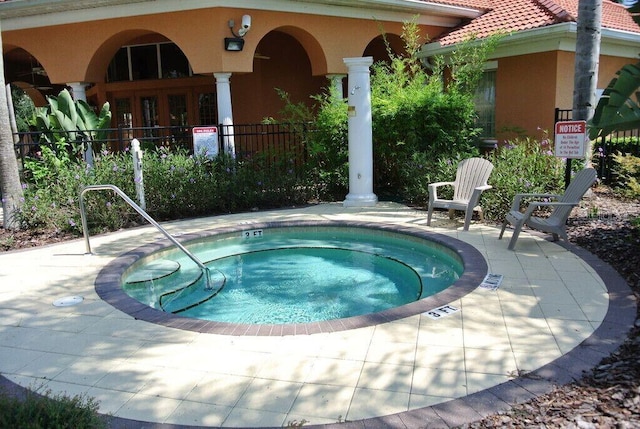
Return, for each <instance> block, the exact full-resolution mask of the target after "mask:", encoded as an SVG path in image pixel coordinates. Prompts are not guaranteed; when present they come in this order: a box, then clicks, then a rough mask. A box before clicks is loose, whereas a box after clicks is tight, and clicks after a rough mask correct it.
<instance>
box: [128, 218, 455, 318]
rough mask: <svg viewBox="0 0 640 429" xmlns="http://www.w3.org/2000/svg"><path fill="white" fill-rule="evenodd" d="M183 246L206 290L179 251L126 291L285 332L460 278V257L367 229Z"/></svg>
mask: <svg viewBox="0 0 640 429" xmlns="http://www.w3.org/2000/svg"><path fill="white" fill-rule="evenodd" d="M187 247H188V248H189V250H190V251H191V252H193V253H194V254H195V255H197V256H198V258H199V259H200V260H202V261H205V264H206V265H207V266H208V267H209V268H210V269H211V283H212V285H213V288H212V290H210V291H207V290H205V288H204V286H203V285H204V281H203V279H202V276H201V272H200V270H199V269H198V267H197V266H195V264H194V263H193V262H192V261H191V260H189V259H188V258H186V256H184V255H183V254H182V253H180V252H178V251H176V250H171V251H163V252H160V253H158V254H154V255H153V256H152V257H148V258H145V259H144V260H143V261H141V262H140V263H138V264H136V265H135V267H133V269H132V270H129V271H128V272H127V273H126V275H125V279H124V282H123V289H124V290H125V291H126V292H127V293H128V294H129V295H131V296H132V297H134V298H136V299H138V300H139V301H141V302H144V303H146V304H148V305H150V306H152V307H154V308H158V309H162V310H163V311H167V312H172V313H176V314H180V315H181V316H186V317H192V318H198V319H205V320H212V321H218V322H230V323H248V324H288V323H308V322H314V321H325V320H331V319H339V318H345V317H352V316H358V315H363V314H368V313H375V312H379V311H383V310H386V309H389V308H393V307H397V306H401V305H404V304H407V303H410V302H413V301H416V300H418V299H421V298H425V297H427V296H431V295H433V294H435V293H437V292H440V291H442V290H443V289H445V288H447V287H448V286H449V285H451V284H452V283H453V282H455V281H456V280H457V279H458V278H459V277H460V275H461V274H462V272H463V266H462V262H461V260H460V258H459V257H458V256H457V255H456V254H455V252H454V251H452V250H450V249H449V248H447V247H445V246H442V245H439V244H437V243H434V242H432V241H429V240H425V239H422V238H418V237H413V236H409V235H404V234H400V233H392V232H389V231H380V230H375V229H369V228H346V227H289V228H268V229H264V230H246V231H241V232H237V233H233V234H225V235H218V236H213V237H211V238H210V239H206V240H199V241H198V242H194V243H190V244H187Z"/></svg>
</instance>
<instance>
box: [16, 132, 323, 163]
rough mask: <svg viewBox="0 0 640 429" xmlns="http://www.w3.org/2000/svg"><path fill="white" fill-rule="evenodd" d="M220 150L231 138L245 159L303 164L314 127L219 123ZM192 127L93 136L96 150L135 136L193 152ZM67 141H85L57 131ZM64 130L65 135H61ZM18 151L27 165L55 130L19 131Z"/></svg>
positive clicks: (148, 145) (148, 146)
mask: <svg viewBox="0 0 640 429" xmlns="http://www.w3.org/2000/svg"><path fill="white" fill-rule="evenodd" d="M216 127H217V131H218V151H219V153H224V152H225V148H226V147H228V144H227V143H229V142H233V146H234V149H235V156H236V158H237V159H238V160H244V159H247V158H250V157H253V156H255V155H257V154H262V155H263V156H266V157H268V158H267V159H272V160H274V161H275V160H276V159H282V158H283V157H285V156H287V157H291V158H292V161H293V162H294V163H295V164H296V165H302V164H303V163H304V162H305V161H306V159H307V152H306V144H305V143H306V140H307V137H308V136H309V134H310V133H313V132H314V131H313V129H312V128H311V127H310V126H309V124H301V123H299V124H240V125H238V124H235V125H217V126H216ZM193 128H194V127H192V126H187V127H151V128H142V127H140V128H136V127H118V128H110V129H106V130H104V135H105V136H106V137H105V138H102V139H95V140H93V149H94V150H102V149H105V150H108V151H111V152H121V151H124V150H126V149H127V148H128V147H129V146H130V145H131V141H132V140H133V139H138V140H139V141H140V144H141V147H142V149H143V150H152V149H154V148H159V147H167V148H184V149H186V150H187V151H189V152H191V153H192V152H193V150H194V146H193ZM56 134H58V137H64V138H65V139H66V141H68V142H74V143H78V144H79V143H82V140H81V139H80V138H79V137H78V136H80V135H79V134H77V133H71V132H69V133H56ZM60 134H62V135H60ZM15 137H16V138H17V143H16V144H15V148H16V154H17V156H18V159H19V160H20V162H21V164H22V165H23V166H24V159H25V157H29V156H30V157H36V156H38V150H39V148H40V147H41V146H43V145H48V146H51V147H52V148H53V149H54V150H57V148H56V147H55V145H54V144H53V142H54V141H55V137H54V135H53V133H49V135H47V133H43V132H39V131H32V132H21V133H17V134H16V136H15Z"/></svg>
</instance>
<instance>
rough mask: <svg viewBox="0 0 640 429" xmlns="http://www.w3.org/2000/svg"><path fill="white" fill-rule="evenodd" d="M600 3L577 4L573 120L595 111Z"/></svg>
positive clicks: (596, 0)
mask: <svg viewBox="0 0 640 429" xmlns="http://www.w3.org/2000/svg"><path fill="white" fill-rule="evenodd" d="M601 22H602V0H579V2H578V28H577V39H576V56H575V78H574V79H575V80H574V85H573V119H574V120H585V121H588V120H589V119H591V117H592V116H593V111H594V109H595V107H596V103H597V100H596V87H597V83H598V63H599V57H600V35H601ZM591 152H592V150H591V144H590V143H587V148H586V154H585V157H586V161H587V166H589V165H590V164H591Z"/></svg>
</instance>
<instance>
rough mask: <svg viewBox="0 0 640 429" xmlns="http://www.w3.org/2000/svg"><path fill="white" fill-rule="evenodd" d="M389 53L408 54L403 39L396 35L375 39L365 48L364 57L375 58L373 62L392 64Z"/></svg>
mask: <svg viewBox="0 0 640 429" xmlns="http://www.w3.org/2000/svg"><path fill="white" fill-rule="evenodd" d="M389 51H391V53H392V54H395V55H404V54H406V49H405V44H404V41H403V40H402V38H401V37H400V36H398V35H396V34H386V35H385V36H378V37H376V38H375V39H373V40H372V41H371V42H369V44H368V45H367V47H366V48H365V50H364V52H363V54H362V56H363V57H373V62H374V63H375V62H379V61H384V62H390V61H391V58H390V57H389Z"/></svg>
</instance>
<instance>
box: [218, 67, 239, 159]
mask: <svg viewBox="0 0 640 429" xmlns="http://www.w3.org/2000/svg"><path fill="white" fill-rule="evenodd" d="M213 75H214V76H215V78H216V97H217V101H218V123H220V124H222V125H226V126H225V128H224V130H220V132H223V131H224V133H225V137H224V139H223V142H222V143H223V146H224V148H223V150H224V153H226V154H229V155H230V156H232V157H234V158H235V156H236V147H235V141H234V137H233V109H232V106H231V84H230V82H229V79H230V78H231V73H214V74H213ZM227 134H231V135H229V136H227Z"/></svg>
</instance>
